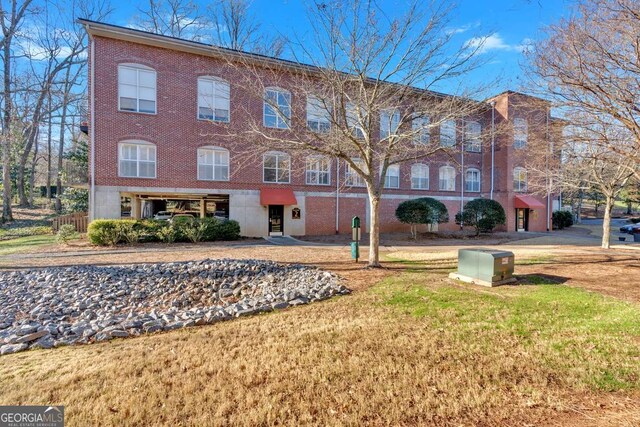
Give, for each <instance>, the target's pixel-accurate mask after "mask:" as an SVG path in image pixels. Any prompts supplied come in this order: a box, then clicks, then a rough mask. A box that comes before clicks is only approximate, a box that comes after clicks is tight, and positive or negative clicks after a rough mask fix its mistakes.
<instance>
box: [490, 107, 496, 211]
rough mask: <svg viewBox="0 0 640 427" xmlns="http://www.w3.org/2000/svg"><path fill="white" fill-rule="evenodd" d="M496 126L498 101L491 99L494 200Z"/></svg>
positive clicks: (491, 194)
mask: <svg viewBox="0 0 640 427" xmlns="http://www.w3.org/2000/svg"><path fill="white" fill-rule="evenodd" d="M495 126H496V101H491V193H490V196H489V197H490V199H491V200H493V185H494V184H493V183H494V176H495V173H494V169H493V165H494V161H495V151H496V134H495Z"/></svg>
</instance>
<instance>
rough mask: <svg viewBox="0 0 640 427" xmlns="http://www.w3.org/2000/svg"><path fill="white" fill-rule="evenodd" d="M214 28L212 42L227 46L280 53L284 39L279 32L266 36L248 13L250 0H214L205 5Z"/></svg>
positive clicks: (270, 53) (274, 54)
mask: <svg viewBox="0 0 640 427" xmlns="http://www.w3.org/2000/svg"><path fill="white" fill-rule="evenodd" d="M209 15H211V16H212V19H211V21H212V23H213V28H214V42H215V43H216V44H217V45H218V46H222V47H227V48H229V49H235V50H244V51H248V52H255V53H261V54H264V55H269V56H273V57H279V56H281V55H282V53H283V51H284V48H285V45H286V40H285V38H284V37H283V36H281V35H276V36H275V37H269V36H267V35H266V34H264V33H262V32H261V25H260V24H259V23H258V21H257V20H256V18H255V16H254V15H253V14H252V13H251V1H250V0H215V1H214V2H213V3H212V4H211V5H210V7H209Z"/></svg>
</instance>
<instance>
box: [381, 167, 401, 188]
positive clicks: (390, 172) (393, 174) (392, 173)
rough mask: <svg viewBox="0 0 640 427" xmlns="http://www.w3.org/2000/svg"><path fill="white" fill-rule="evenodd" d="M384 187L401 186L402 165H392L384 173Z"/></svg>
mask: <svg viewBox="0 0 640 427" xmlns="http://www.w3.org/2000/svg"><path fill="white" fill-rule="evenodd" d="M384 188H400V165H390V166H388V167H387V173H386V174H385V175H384Z"/></svg>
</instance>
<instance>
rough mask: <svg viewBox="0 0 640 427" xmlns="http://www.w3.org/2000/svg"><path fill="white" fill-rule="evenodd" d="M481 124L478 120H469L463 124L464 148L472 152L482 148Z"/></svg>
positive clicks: (477, 151)
mask: <svg viewBox="0 0 640 427" xmlns="http://www.w3.org/2000/svg"><path fill="white" fill-rule="evenodd" d="M481 135H482V126H481V125H480V123H478V122H474V121H469V122H466V123H465V125H464V149H465V150H466V151H471V152H474V153H479V152H480V151H481V150H482V136H481Z"/></svg>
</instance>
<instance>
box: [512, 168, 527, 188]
mask: <svg viewBox="0 0 640 427" xmlns="http://www.w3.org/2000/svg"><path fill="white" fill-rule="evenodd" d="M527 187H528V185H527V170H526V169H525V168H521V167H516V168H513V191H516V192H518V193H523V192H525V191H527Z"/></svg>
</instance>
